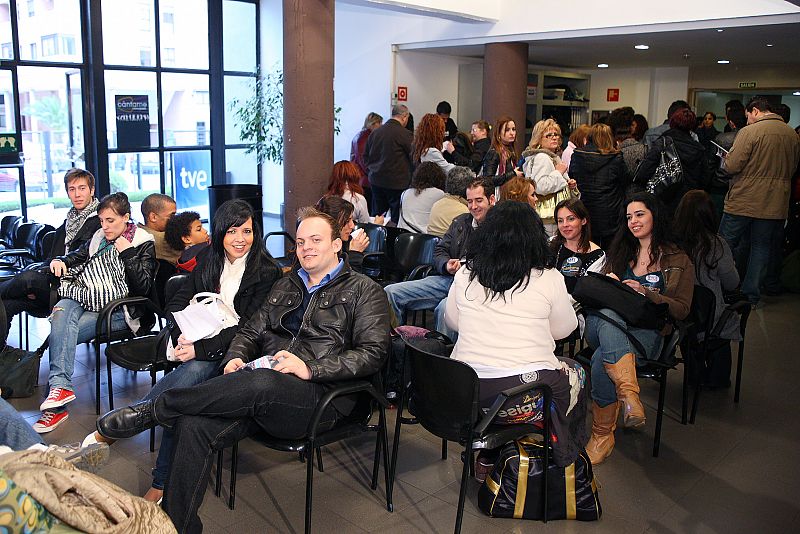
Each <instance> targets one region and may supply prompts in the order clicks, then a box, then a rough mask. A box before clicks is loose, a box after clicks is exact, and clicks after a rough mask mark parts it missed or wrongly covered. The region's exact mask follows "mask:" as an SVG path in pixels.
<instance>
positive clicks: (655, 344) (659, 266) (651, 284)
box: [586, 193, 694, 464]
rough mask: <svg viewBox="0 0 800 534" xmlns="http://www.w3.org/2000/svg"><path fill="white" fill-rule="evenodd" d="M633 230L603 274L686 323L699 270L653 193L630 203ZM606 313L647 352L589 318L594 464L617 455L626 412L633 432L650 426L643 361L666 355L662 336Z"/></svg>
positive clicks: (618, 242)
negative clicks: (643, 397)
mask: <svg viewBox="0 0 800 534" xmlns="http://www.w3.org/2000/svg"><path fill="white" fill-rule="evenodd" d="M624 206H625V213H626V219H627V226H622V227H620V229H619V230H618V231H617V235H616V236H615V237H614V240H613V242H612V243H611V247H610V248H609V249H608V250H607V251H606V255H607V258H606V264H605V267H604V269H603V271H604V272H605V273H607V274H608V275H609V276H611V277H613V278H616V279H617V280H621V281H622V283H623V284H625V285H627V286H628V287H630V288H631V289H633V290H634V291H636V292H637V293H640V294H642V295H644V296H645V297H647V298H648V299H649V300H651V301H653V302H655V303H656V304H662V303H666V304H667V305H668V306H669V315H670V316H671V317H672V318H673V319H675V320H682V319H685V318H686V316H687V315H688V314H689V310H690V308H691V306H692V292H693V291H694V266H693V265H692V262H691V261H690V260H689V257H688V256H687V255H686V254H685V253H684V252H683V251H682V250H681V249H680V248H678V247H677V245H675V244H674V243H673V242H672V240H671V238H670V231H669V226H668V224H669V223H668V219H667V217H666V216H665V215H664V208H663V206H662V205H661V203H660V202H659V201H658V199H657V198H656V197H655V196H653V195H651V194H650V193H636V194H634V195H632V196H631V197H630V198H628V199H627V200H626V202H625V205H624ZM601 312H602V313H603V314H605V315H606V316H608V317H609V318H610V319H612V320H614V321H615V322H616V323H619V324H620V325H622V326H624V327H625V328H626V329H627V332H628V333H629V334H630V335H632V336H633V337H634V338H636V339H637V340H638V341H639V343H640V344H641V345H642V347H643V348H644V349H645V351H646V352H645V353H644V354H640V351H639V350H638V349H637V348H636V347H635V346H634V345H633V343H631V341H630V340H629V338H628V336H627V335H626V334H625V333H624V332H622V331H621V330H620V329H619V328H618V327H617V326H616V325H614V324H613V323H611V322H608V321H606V320H605V319H601V318H599V317H597V316H595V315H589V316H588V317H587V318H586V339H587V340H588V342H589V345H590V346H591V347H592V348H593V349H595V350H594V353H593V354H592V400H593V401H594V402H593V404H592V412H593V414H594V418H593V422H592V437H591V439H590V440H589V443H588V444H587V445H586V453H587V454H588V455H589V459H590V460H591V461H592V464H599V463H601V462H602V461H604V460H605V459H606V458H608V456H609V455H610V454H611V452H612V451H613V449H614V430H615V429H616V426H617V417H618V415H619V409H620V406H621V407H622V410H623V423H624V425H625V426H626V427H628V428H634V427H639V426H642V425H644V423H645V412H644V406H643V405H642V402H641V401H640V400H639V382H638V380H637V378H636V362H637V360H641V361H643V362H644V361H646V360H655V359H657V358H658V357H659V355H660V353H661V347H662V345H663V343H664V338H663V336H664V335H666V334H668V333H670V332H671V327H670V325H667V326H665V327H664V329H663V330H662V331H660V332H659V331H657V330H649V329H644V328H636V327H633V326H628V325H626V324H625V320H624V319H623V318H622V317H621V316H620V315H619V314H618V313H616V312H614V311H613V310H610V309H606V308H604V309H602V310H601Z"/></svg>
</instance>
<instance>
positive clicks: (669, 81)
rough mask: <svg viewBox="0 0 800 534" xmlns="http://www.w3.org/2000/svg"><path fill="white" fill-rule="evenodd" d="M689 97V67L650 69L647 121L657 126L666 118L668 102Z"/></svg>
mask: <svg viewBox="0 0 800 534" xmlns="http://www.w3.org/2000/svg"><path fill="white" fill-rule="evenodd" d="M688 97H689V67H670V68H662V69H652V71H651V74H650V105H649V107H648V112H647V115H646V116H647V122H649V123H650V126H651V127H652V126H657V125H659V124H661V123H662V122H664V121H665V120H666V118H667V110H668V109H669V106H670V104H672V103H673V102H674V101H676V100H686V99H687V98H688Z"/></svg>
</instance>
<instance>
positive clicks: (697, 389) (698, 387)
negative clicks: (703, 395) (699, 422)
mask: <svg viewBox="0 0 800 534" xmlns="http://www.w3.org/2000/svg"><path fill="white" fill-rule="evenodd" d="M701 391H703V385H702V384H701V383H700V381H698V382H697V385H695V387H694V398H693V399H692V414H691V415H690V416H689V424H690V425H693V424H694V420H695V418H696V417H697V406H698V405H699V404H700V392H701Z"/></svg>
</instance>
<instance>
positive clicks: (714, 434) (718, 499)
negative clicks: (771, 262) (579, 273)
mask: <svg viewBox="0 0 800 534" xmlns="http://www.w3.org/2000/svg"><path fill="white" fill-rule="evenodd" d="M799 321H800V296H798V295H792V296H784V297H778V298H773V299H769V300H768V301H767V305H766V306H765V307H764V308H763V309H760V310H757V311H755V312H753V314H752V315H751V318H750V323H749V327H748V340H747V344H746V347H747V350H746V358H745V371H744V380H743V385H742V400H741V403H740V405H739V406H736V405H734V403H733V401H732V396H733V392H732V390H731V391H713V392H707V393H705V395H704V397H703V399H702V403H701V406H700V412H699V414H698V419H697V424H695V425H694V426H682V425H681V424H680V422H679V420H677V419H676V414H677V410H678V409H679V408H680V387H679V381H678V380H679V373H672V376H671V380H670V384H669V388H668V397H667V407H668V414H669V416H668V417H667V418H666V420H665V423H664V430H663V438H662V446H661V457H660V458H653V457H652V456H651V446H652V432H653V427H654V418H655V413H654V406H655V400H656V394H657V388H656V384H655V383H643V384H642V395H643V398H644V400H645V403H646V405H647V407H648V415H650V416H652V417H651V418H650V419H649V420H648V423H647V425H646V427H645V430H644V431H643V432H622V431H621V430H618V431H617V447H616V449H615V451H614V453H613V455H612V456H611V458H610V459H609V460H608V461H607V462H606V463H605V464H603V465H602V466H600V467H598V468H597V469H596V475H597V478H598V480H599V482H600V485H601V490H600V499H601V503H602V505H603V510H604V514H603V517H602V519H601V520H600V521H598V522H595V523H577V522H568V521H554V522H550V523H548V524H547V525H543V524H541V523H538V522H529V521H515V520H499V519H490V518H488V517H486V516H484V515H482V514H481V512H480V511H479V510H478V509H477V506H476V495H477V489H478V485H477V483H473V482H470V486H469V488H470V491H469V498H468V502H467V505H466V513H465V515H464V526H463V532H465V533H470V532H514V533H521V532H533V531H535V530H539V529H544V530H546V531H548V532H570V533H571V532H614V533H627V532H650V533H656V534H668V533H684V532H687V533H692V534H700V533H706V532H709V533H711V532H718V533H725V534H733V533H738V532H743V533H744V532H747V533H773V532H774V533H788V532H797V530H796V529H797V528H798V527H797V524H798V522H800V505H798V504H797V495H800V425H798V417H797V408H796V404H795V402H796V399H797V398H798V396H800V382H798V379H797V377H798V375H797V369H798V364H797V362H798V358H797V355H798V350H797V347H798V345H800V334H798V330H797V324H798V322H799ZM37 327H38V330H39V331H40V332H44V333H46V332H47V331H48V326H47V323H46V322H45V321H39V322H38V323H37ZM15 337H16V328H13V329H12V334H11V342H12V343H13V342H14V340H15ZM35 341H38V339H37V338H36V334H35V333H34V337H33V338H32V345H35V344H36V343H35ZM103 365H105V364H104V362H103ZM94 368H95V366H94V356H93V355H92V354H91V352H90V351H88V350H87V349H86V347H85V346H81V347H79V349H78V358H77V363H76V371H75V385H76V388H77V394H78V400H77V401H75V402H74V403H73V404H72V405H71V410H70V414H71V415H70V420H69V421H68V422H66V423H65V424H64V425H63V426H62V427H61V428H59V429H57V430H56V431H54V432H52V433H51V434H49V435H47V436H46V440H47V441H49V442H54V443H55V442H59V443H64V442H73V441H78V440H80V439H82V438H83V437H84V436H85V435H86V434H87V433H88V432H89V431H91V430H92V429H93V428H94V423H95V419H96V416H95V414H94ZM46 380H47V361H46V358H45V360H44V361H43V365H42V370H41V375H40V382H41V383H46ZM102 380H103V386H102V389H101V397H102V400H103V409H104V410H105V409H106V408H107V407H108V399H107V386H106V378H105V372H104V373H103V379H102ZM113 380H114V396H115V402H116V404H117V405H122V404H123V403H127V402H130V401H134V400H137V399H138V398H139V397H141V396H142V395H143V394H144V393H145V392H146V391H147V390H148V388H149V387H150V381H149V376H147V375H144V374H140V375H139V376H135V375H133V374H132V373H129V372H127V371H123V370H120V369H116V370H115V371H114V375H113ZM45 393H46V391H45V390H44V389H43V388H39V391H38V394H37V395H36V396H34V397H31V398H28V399H18V400H15V401H14V402H13V404H14V405H15V406H16V407H17V408H18V409H19V410H20V411H22V412H23V413H24V414H25V416H26V417H27V418H28V419H29V420H30V421H31V422H33V421H34V420H35V419H36V417H37V416H38V411H37V406H38V404H39V402H40V400H41V397H43V396H44V394H45ZM389 419H390V423H391V425H392V428H393V422H394V414H391V415H390V418H389ZM390 438H391V434H390ZM372 447H373V441H372V438H371V437H365V438H363V439H354V440H351V441H349V442H347V443H346V444H344V445H342V446H334V447H330V448H327V449H326V450H325V451H324V460H325V472H324V473H322V474H315V481H316V483H315V485H314V516H313V523H314V530H315V532H363V531H367V532H402V533H403V534H407V533H410V532H425V533H427V532H450V531H452V529H453V522H454V518H455V503H456V502H457V499H458V477H459V476H460V472H461V471H460V469H461V466H460V461H459V454H458V449H457V448H456V447H455V446H453V445H451V446H450V454H449V458H448V459H447V460H445V461H442V460H441V458H440V442H439V441H438V440H437V439H435V438H434V437H433V436H431V435H430V434H428V433H427V432H425V431H424V430H422V429H421V428H419V427H415V426H404V427H403V434H402V441H401V445H400V460H399V467H398V480H397V483H396V486H395V492H394V502H395V508H394V509H395V511H394V513H389V512H387V511H386V509H385V503H384V501H383V498H384V497H383V493H382V492H383V483H382V482H381V484H380V487H379V490H378V491H377V492H372V491H371V490H370V489H369V480H368V479H369V470H370V466H371V463H370V458H371V452H372ZM154 460H155V454H153V453H150V452H148V435H147V434H142V435H140V436H138V437H137V438H135V439H131V440H127V441H125V442H119V443H117V444H115V445H114V446H113V447H112V457H111V461H110V463H109V464H107V465H106V466H104V467H103V468H101V469H100V471H99V474H100V475H101V476H103V477H106V478H108V479H109V480H111V481H113V482H115V483H117V484H119V485H120V486H122V487H123V488H125V489H127V490H128V491H131V492H132V493H134V494H138V495H141V494H144V492H145V491H146V490H147V488H148V487H149V484H150V468H151V466H152V464H153V462H154ZM225 464H226V465H225V468H226V472H225V475H224V481H225V483H226V484H227V480H228V479H229V478H228V477H229V473H228V471H227V469H228V465H227V461H226V462H225ZM304 480H305V471H304V468H303V465H302V464H300V463H298V462H297V460H296V456H295V455H293V454H285V453H277V452H272V451H268V450H265V449H263V448H260V447H259V446H257V445H256V444H254V443H253V442H250V441H245V442H243V443H242V445H241V448H240V462H239V477H238V484H237V495H236V510H235V511H230V510H228V509H227V507H226V506H225V503H224V502H223V501H222V500H221V499H219V498H216V497H214V495H213V493H212V492H211V491H209V492H207V494H206V499H205V502H204V504H203V507H202V509H201V515H202V517H203V521H204V523H205V527H206V529H205V532H209V533H216V532H235V533H237V534H241V533H248V532H302V529H303V507H304ZM381 480H382V475H381ZM223 496H225V497H227V488H225V489H223Z"/></svg>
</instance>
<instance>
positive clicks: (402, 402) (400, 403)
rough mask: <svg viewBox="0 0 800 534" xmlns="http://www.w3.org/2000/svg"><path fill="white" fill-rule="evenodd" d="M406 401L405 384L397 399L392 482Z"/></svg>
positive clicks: (391, 460) (395, 470)
mask: <svg viewBox="0 0 800 534" xmlns="http://www.w3.org/2000/svg"><path fill="white" fill-rule="evenodd" d="M405 400H406V387H405V383H403V386H402V387H401V388H400V392H399V395H398V399H397V418H396V419H395V421H394V436H393V437H392V457H391V459H390V466H391V470H392V476H391V480H392V481H394V477H395V474H396V473H397V454H398V449H399V448H400V428H401V426H402V424H403V407H404V405H405Z"/></svg>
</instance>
